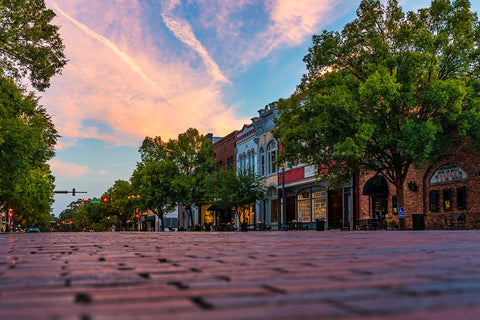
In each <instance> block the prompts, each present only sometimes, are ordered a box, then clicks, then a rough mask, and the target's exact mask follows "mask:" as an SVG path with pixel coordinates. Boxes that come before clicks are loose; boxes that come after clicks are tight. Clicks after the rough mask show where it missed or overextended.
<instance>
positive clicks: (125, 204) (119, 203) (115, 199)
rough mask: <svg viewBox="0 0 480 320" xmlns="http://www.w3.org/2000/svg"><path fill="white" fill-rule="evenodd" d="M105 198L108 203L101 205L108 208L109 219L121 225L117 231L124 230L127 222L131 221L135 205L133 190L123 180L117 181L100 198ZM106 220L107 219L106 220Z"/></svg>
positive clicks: (128, 183)
mask: <svg viewBox="0 0 480 320" xmlns="http://www.w3.org/2000/svg"><path fill="white" fill-rule="evenodd" d="M102 197H107V198H108V199H109V201H110V203H108V204H105V203H104V204H103V205H104V206H106V207H109V211H110V212H111V214H110V215H111V217H110V218H111V219H112V220H113V219H115V220H116V221H118V222H119V223H120V224H121V225H120V226H119V229H120V230H121V229H123V228H126V225H127V221H128V220H130V219H132V217H133V212H134V209H135V205H136V199H137V198H136V197H135V198H134V197H133V189H132V186H131V184H130V182H128V181H125V180H117V181H115V183H114V184H113V186H112V187H110V188H109V189H108V190H107V192H106V193H105V194H104V195H103V196H102ZM107 220H108V219H107Z"/></svg>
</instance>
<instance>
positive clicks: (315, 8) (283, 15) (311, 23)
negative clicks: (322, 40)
mask: <svg viewBox="0 0 480 320" xmlns="http://www.w3.org/2000/svg"><path fill="white" fill-rule="evenodd" d="M341 2H342V1H331V0H272V1H266V10H267V12H268V13H269V17H270V24H269V26H268V27H267V28H266V29H265V30H263V31H261V32H259V33H258V35H257V37H256V39H255V40H254V41H252V43H253V44H255V45H253V46H252V47H250V50H249V51H248V52H246V54H245V56H244V59H243V61H242V64H246V65H248V64H250V63H252V61H257V60H260V59H262V58H264V57H267V56H268V55H269V54H270V53H271V52H272V51H273V50H276V49H279V48H281V47H294V46H297V45H300V44H302V43H303V42H305V41H306V40H307V39H309V38H310V37H311V36H312V35H313V34H314V33H315V32H317V31H318V30H319V29H320V27H321V25H322V24H323V25H325V24H327V23H328V22H330V21H332V20H333V19H334V18H335V17H336V15H335V14H332V9H334V8H335V6H336V5H338V4H340V3H341ZM337 14H338V13H337Z"/></svg>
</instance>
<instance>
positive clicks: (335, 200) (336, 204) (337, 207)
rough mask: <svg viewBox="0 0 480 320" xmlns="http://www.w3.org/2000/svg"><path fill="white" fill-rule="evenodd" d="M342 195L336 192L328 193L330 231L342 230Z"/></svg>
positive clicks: (330, 191)
mask: <svg viewBox="0 0 480 320" xmlns="http://www.w3.org/2000/svg"><path fill="white" fill-rule="evenodd" d="M342 211H343V210H342V194H341V193H340V192H338V191H336V190H329V191H328V229H340V228H341V226H342V225H341V220H342V215H343V212H342Z"/></svg>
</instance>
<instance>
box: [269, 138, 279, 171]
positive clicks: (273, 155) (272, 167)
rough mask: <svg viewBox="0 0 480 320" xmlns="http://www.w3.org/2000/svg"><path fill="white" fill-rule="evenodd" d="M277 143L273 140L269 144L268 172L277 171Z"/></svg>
mask: <svg viewBox="0 0 480 320" xmlns="http://www.w3.org/2000/svg"><path fill="white" fill-rule="evenodd" d="M276 160H277V143H276V142H275V141H272V142H270V143H269V144H268V146H267V174H271V173H275V172H277V164H276V163H275V161H276Z"/></svg>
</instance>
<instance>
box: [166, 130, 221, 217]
mask: <svg viewBox="0 0 480 320" xmlns="http://www.w3.org/2000/svg"><path fill="white" fill-rule="evenodd" d="M168 150H169V159H170V160H172V161H173V162H174V163H175V164H176V166H177V168H178V171H179V174H178V175H176V176H175V178H174V179H173V185H172V187H173V190H174V194H175V195H176V202H177V203H181V204H183V205H184V206H185V207H186V208H187V212H188V215H189V217H190V223H191V225H194V222H193V216H192V206H193V205H197V206H199V205H202V204H206V203H208V202H209V201H210V200H211V197H210V195H209V194H208V192H207V190H208V188H207V183H208V180H209V177H210V175H211V174H212V173H213V170H214V150H213V145H212V143H211V142H210V140H208V139H207V137H205V136H203V135H201V134H200V133H199V132H198V130H197V129H193V128H190V129H188V130H187V131H186V132H184V133H181V134H179V135H178V138H177V139H171V140H170V141H169V142H168Z"/></svg>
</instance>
